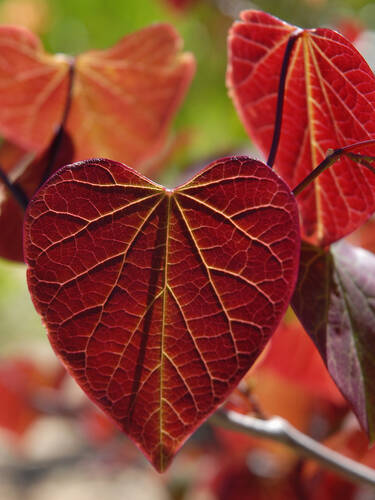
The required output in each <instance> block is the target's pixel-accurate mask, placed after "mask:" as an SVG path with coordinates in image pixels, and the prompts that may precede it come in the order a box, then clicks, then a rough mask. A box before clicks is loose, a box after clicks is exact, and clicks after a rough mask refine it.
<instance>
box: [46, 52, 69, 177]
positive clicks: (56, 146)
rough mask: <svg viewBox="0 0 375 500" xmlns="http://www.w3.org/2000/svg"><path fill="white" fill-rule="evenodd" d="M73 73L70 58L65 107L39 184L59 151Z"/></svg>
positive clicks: (50, 168)
mask: <svg viewBox="0 0 375 500" xmlns="http://www.w3.org/2000/svg"><path fill="white" fill-rule="evenodd" d="M74 73H75V60H74V59H73V58H72V59H71V61H70V63H69V74H68V93H67V96H66V101H65V107H64V111H63V115H62V118H61V122H60V125H59V126H58V128H57V130H56V133H55V136H54V138H53V140H52V142H51V145H50V147H49V157H48V163H47V168H46V170H45V172H44V174H43V177H42V180H41V183H40V185H42V184H43V183H44V182H45V181H46V180H47V179H48V177H49V176H50V175H51V173H52V170H53V166H54V164H55V161H56V157H57V154H58V152H59V149H60V146H61V141H62V138H63V135H64V127H65V123H66V120H67V118H68V114H69V111H70V108H71V104H72V89H73V81H74Z"/></svg>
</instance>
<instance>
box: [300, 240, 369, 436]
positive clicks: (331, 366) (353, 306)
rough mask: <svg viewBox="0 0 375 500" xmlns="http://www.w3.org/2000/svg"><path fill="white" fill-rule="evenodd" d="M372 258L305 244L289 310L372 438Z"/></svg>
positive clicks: (342, 247) (341, 247)
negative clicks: (309, 338)
mask: <svg viewBox="0 0 375 500" xmlns="http://www.w3.org/2000/svg"><path fill="white" fill-rule="evenodd" d="M374 272H375V256H374V255H373V254H371V253H370V252H367V251H366V250H363V249H361V248H356V247H354V246H352V245H349V244H348V243H344V242H340V243H339V244H337V245H334V246H332V247H331V250H330V251H329V252H325V251H323V250H322V249H320V248H317V247H313V246H311V245H307V244H304V245H303V246H302V254H301V263H300V272H299V278H298V284H297V287H296V291H295V293H294V296H293V299H292V305H293V308H294V310H295V312H296V314H297V316H298V317H299V319H300V321H301V323H302V324H303V326H304V327H305V329H306V331H307V332H308V334H309V335H310V337H311V338H312V340H313V341H314V343H315V345H316V346H317V348H318V349H319V352H320V354H321V356H322V358H323V360H324V362H325V363H326V365H327V368H328V371H329V372H330V374H331V376H332V378H333V379H334V380H335V382H336V384H337V385H338V387H339V388H340V390H341V392H342V393H343V395H344V396H345V398H346V399H347V400H348V401H349V403H350V404H351V406H352V408H353V410H354V412H355V414H356V415H357V417H358V419H359V421H360V423H361V425H362V427H363V428H364V429H365V430H366V431H367V432H368V433H369V435H370V437H371V438H372V439H373V438H374V433H375V391H374V377H375V370H374V363H373V359H374V355H375V348H374V336H375V313H374V308H373V297H374V296H375V286H374V281H373V280H372V277H373V276H374Z"/></svg>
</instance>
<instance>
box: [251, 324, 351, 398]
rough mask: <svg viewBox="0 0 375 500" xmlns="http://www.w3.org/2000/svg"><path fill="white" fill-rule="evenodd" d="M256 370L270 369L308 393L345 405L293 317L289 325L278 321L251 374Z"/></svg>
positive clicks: (313, 347)
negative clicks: (279, 323) (291, 355)
mask: <svg viewBox="0 0 375 500" xmlns="http://www.w3.org/2000/svg"><path fill="white" fill-rule="evenodd" d="M291 353H293V359H292V360H291V357H290V354H291ZM257 370H259V371H260V372H262V370H269V371H270V372H274V373H276V374H277V375H278V376H280V377H281V378H282V379H284V380H286V381H288V382H290V383H292V384H295V385H297V386H300V387H302V388H303V389H304V390H305V391H306V392H308V393H310V394H311V395H314V396H318V397H321V398H324V399H326V400H328V401H330V402H332V403H333V404H335V405H343V404H345V402H344V399H343V397H342V395H341V393H340V392H339V391H338V389H337V387H336V385H335V383H334V382H333V380H332V378H331V376H330V375H329V373H328V371H327V368H326V367H325V366H324V363H323V361H322V358H321V356H320V355H319V352H318V351H317V349H316V348H315V346H314V344H313V342H312V341H311V340H310V338H309V337H308V335H306V333H305V332H304V331H303V328H302V327H301V326H300V325H299V324H297V320H295V322H293V323H291V324H290V323H285V322H282V323H281V325H280V326H279V327H278V329H277V330H276V332H275V334H274V335H273V336H272V339H271V341H270V343H269V346H268V348H267V350H266V352H265V354H264V356H263V357H262V359H261V360H260V362H259V363H258V364H257V367H256V369H255V373H257ZM252 373H254V372H252ZM260 379H261V376H260Z"/></svg>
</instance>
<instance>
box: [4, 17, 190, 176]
mask: <svg viewBox="0 0 375 500" xmlns="http://www.w3.org/2000/svg"><path fill="white" fill-rule="evenodd" d="M181 45H182V41H181V39H180V37H179V36H178V34H177V33H176V31H175V30H174V29H173V28H172V27H171V26H169V25H167V24H155V25H153V26H150V27H148V28H145V29H143V30H140V31H138V32H136V33H134V34H131V35H128V36H126V37H124V38H123V39H122V40H120V41H119V42H118V43H117V44H116V45H115V46H114V47H112V48H111V49H108V50H104V51H91V52H86V53H84V54H81V55H79V56H77V58H76V60H75V63H74V65H75V68H74V76H73V88H72V101H71V109H70V112H69V115H68V119H67V124H66V129H67V131H68V133H70V135H71V137H72V140H73V142H74V146H75V159H76V160H78V159H79V160H82V159H86V158H90V157H98V156H108V157H110V158H112V159H115V160H121V161H124V162H127V163H129V164H131V165H132V166H134V167H137V168H140V169H142V170H146V169H147V168H149V166H150V165H151V164H152V162H154V161H157V160H158V155H159V154H161V153H162V152H163V148H164V147H165V141H166V137H167V133H168V128H169V125H170V122H171V119H172V118H173V116H174V114H175V112H176V110H177V108H178V106H179V105H180V103H181V101H182V99H183V97H184V95H185V93H186V90H187V88H188V86H189V84H190V81H191V78H192V76H193V73H194V59H193V57H192V55H191V54H186V53H181V52H180V49H181ZM0 61H1V64H0V132H1V133H2V134H3V135H4V136H5V137H6V138H8V139H9V140H11V141H12V142H15V143H16V144H18V145H20V146H21V147H23V148H25V149H28V150H33V151H38V152H40V151H42V150H44V149H45V148H46V147H47V146H48V144H49V142H50V141H51V139H52V137H53V135H54V133H55V131H56V127H57V126H58V125H59V123H60V122H61V120H62V117H63V112H64V109H65V106H66V102H67V99H68V95H67V94H68V88H69V71H70V65H71V64H73V60H72V58H69V57H68V56H64V55H60V54H59V55H55V56H52V55H49V54H46V53H45V52H44V51H43V48H42V47H41V44H40V42H39V40H38V39H37V38H35V37H34V35H32V34H31V33H30V32H28V31H27V30H25V29H23V28H19V27H7V26H2V27H0Z"/></svg>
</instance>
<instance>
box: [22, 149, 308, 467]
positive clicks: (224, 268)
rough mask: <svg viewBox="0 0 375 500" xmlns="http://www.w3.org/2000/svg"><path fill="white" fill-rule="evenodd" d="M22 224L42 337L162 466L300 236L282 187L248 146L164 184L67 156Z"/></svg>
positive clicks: (265, 315)
mask: <svg viewBox="0 0 375 500" xmlns="http://www.w3.org/2000/svg"><path fill="white" fill-rule="evenodd" d="M24 237H25V257H26V262H27V264H28V283H29V288H30V292H31V294H32V297H33V300H34V304H35V306H36V308H37V310H38V311H39V313H40V314H41V315H42V317H43V320H44V322H45V324H46V326H47V328H48V332H49V338H50V341H51V343H52V346H53V348H54V349H55V351H56V353H57V354H58V356H59V357H60V358H61V359H62V361H63V363H64V364H65V365H66V367H67V369H68V370H69V371H70V373H71V374H72V375H73V376H74V377H75V378H76V380H77V381H78V383H79V384H80V385H81V387H82V388H83V389H84V390H85V391H86V392H87V394H88V395H89V396H90V397H91V398H92V399H93V400H94V401H96V402H97V403H98V404H99V406H101V408H103V410H104V411H106V412H107V413H108V414H109V415H110V416H111V417H112V418H114V419H115V420H116V421H117V422H118V423H119V425H120V426H121V428H122V429H123V430H124V431H125V432H127V433H128V434H129V435H130V436H131V437H132V438H133V439H134V441H135V442H136V443H137V444H138V446H139V447H140V448H141V449H142V450H143V451H144V453H145V454H146V455H147V456H148V457H149V458H150V460H151V461H152V463H153V464H154V465H155V467H156V468H157V469H158V470H160V471H161V470H164V469H165V468H166V467H167V466H168V464H169V463H170V461H171V459H172V457H173V456H174V454H175V453H176V451H177V450H178V449H179V448H180V446H181V445H182V443H183V442H184V441H185V440H186V439H187V437H188V436H189V435H190V434H191V433H192V432H193V431H194V430H195V429H196V428H197V426H198V425H200V424H201V423H202V421H203V420H205V419H206V418H207V417H208V415H210V414H211V413H212V412H213V411H214V410H215V409H216V408H217V406H218V405H220V404H221V403H222V402H223V400H224V399H225V398H226V397H227V396H228V394H229V393H230V391H231V390H232V389H233V388H234V387H235V385H236V384H237V383H238V382H239V380H240V379H241V377H242V376H243V375H244V374H245V373H246V372H247V370H248V369H249V367H250V366H251V365H252V363H253V362H254V360H255V359H256V358H257V356H258V354H259V353H260V351H261V350H262V349H263V347H264V345H265V343H266V342H267V340H268V339H269V337H270V335H271V334H272V333H273V331H274V329H275V328H276V326H277V324H278V322H279V320H280V318H281V316H282V314H283V313H284V311H285V309H286V307H287V305H288V302H289V299H290V295H291V293H292V291H293V288H294V282H295V277H296V272H297V267H298V260H299V247H300V244H299V238H300V237H299V228H298V214H297V207H296V203H295V199H294V197H293V195H292V194H291V192H290V190H289V189H288V187H287V186H286V184H285V183H284V182H283V181H282V180H281V179H280V178H279V177H278V176H277V174H275V173H274V172H273V171H272V170H271V169H269V168H268V167H266V166H265V165H263V164H262V163H260V162H258V161H255V160H251V159H248V158H227V159H223V160H219V161H216V162H215V163H213V164H211V165H210V166H208V167H207V168H205V169H204V170H203V171H202V172H201V173H199V174H198V175H197V176H195V177H194V178H193V179H192V180H191V181H190V182H188V183H187V184H184V185H183V186H181V187H179V188H176V189H175V190H168V189H166V188H163V187H162V186H159V185H157V184H155V183H153V182H151V181H149V180H148V179H146V178H145V177H143V176H141V175H140V174H138V173H136V172H135V171H134V170H132V169H130V168H128V167H126V166H125V165H123V164H119V163H115V162H112V161H109V160H92V161H91V162H90V161H87V162H82V163H78V164H75V165H72V166H68V167H65V168H63V169H61V170H60V171H58V172H57V173H56V174H55V175H54V176H53V177H51V178H50V180H49V181H48V182H47V183H46V184H45V185H44V186H43V187H42V188H41V189H40V190H39V192H38V194H37V195H36V197H35V198H34V199H33V200H32V201H31V203H30V205H29V207H28V210H27V215H26V221H25V236H24Z"/></svg>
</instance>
